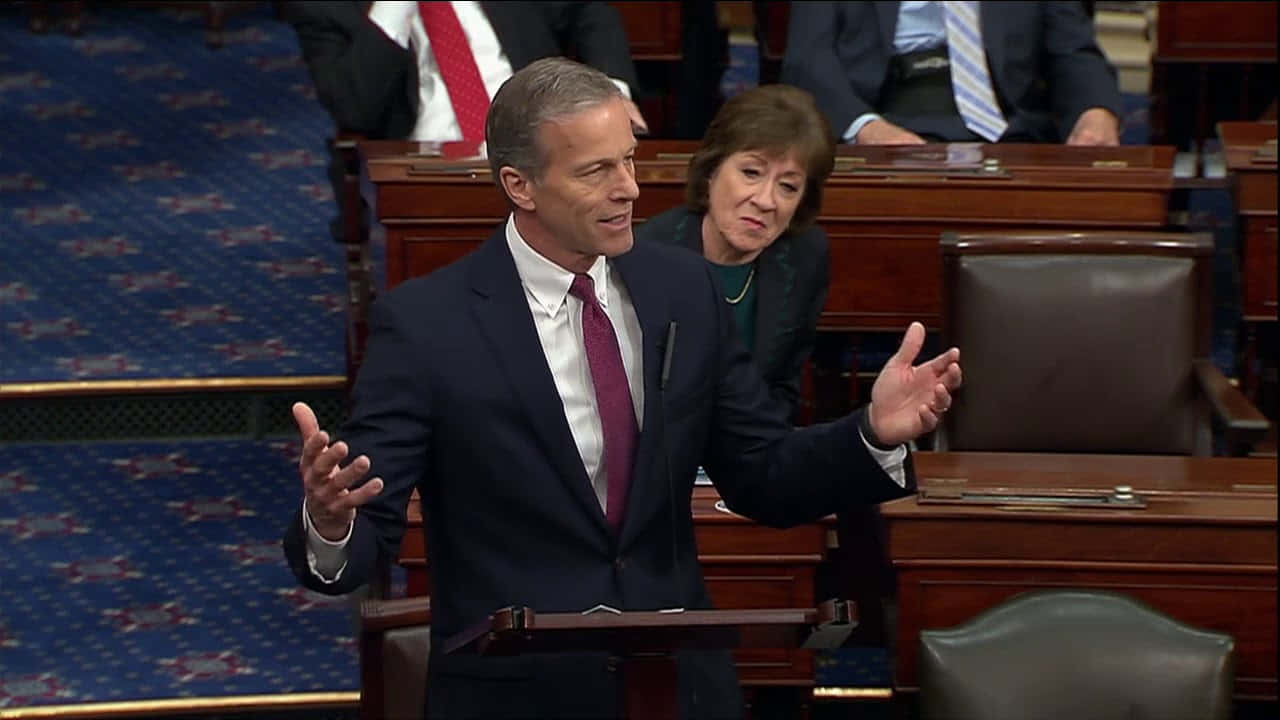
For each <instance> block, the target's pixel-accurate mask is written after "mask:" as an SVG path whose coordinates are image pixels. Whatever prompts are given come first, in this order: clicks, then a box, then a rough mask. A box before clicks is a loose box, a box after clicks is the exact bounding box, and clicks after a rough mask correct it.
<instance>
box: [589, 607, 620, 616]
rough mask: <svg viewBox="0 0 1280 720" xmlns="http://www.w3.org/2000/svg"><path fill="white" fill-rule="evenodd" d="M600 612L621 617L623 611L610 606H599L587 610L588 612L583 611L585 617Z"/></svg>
mask: <svg viewBox="0 0 1280 720" xmlns="http://www.w3.org/2000/svg"><path fill="white" fill-rule="evenodd" d="M598 612H607V613H613V614H614V615H621V614H622V611H621V610H619V609H618V608H616V607H612V606H609V605H597V606H595V607H593V608H588V609H586V610H583V611H582V614H583V615H594V614H596V613H598Z"/></svg>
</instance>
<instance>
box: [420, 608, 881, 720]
mask: <svg viewBox="0 0 1280 720" xmlns="http://www.w3.org/2000/svg"><path fill="white" fill-rule="evenodd" d="M856 624H857V617H856V612H855V610H854V607H853V604H852V603H850V602H847V601H845V602H835V601H828V602H825V603H823V604H822V605H821V606H819V607H818V608H816V609H814V608H788V609H778V610H678V611H649V612H620V611H617V610H613V609H602V610H597V611H595V612H589V613H538V612H535V611H534V610H532V609H530V608H526V607H508V608H504V609H502V610H499V611H497V612H495V613H493V614H492V615H490V616H489V618H488V619H487V620H485V621H482V622H479V623H477V624H476V625H474V626H472V627H471V628H468V629H467V630H463V631H462V632H459V633H457V634H456V635H454V636H453V637H452V638H450V639H449V640H448V641H447V644H446V647H445V652H448V653H459V654H465V653H473V654H480V655H519V654H524V653H531V652H579V651H583V652H607V653H609V654H610V655H611V656H613V657H616V658H617V661H618V664H619V667H620V669H621V672H622V678H623V717H625V718H628V719H630V720H639V719H641V718H645V719H648V718H655V719H656V718H664V719H665V718H670V719H672V720H674V719H675V718H678V717H679V715H680V712H679V695H678V692H677V676H676V658H675V656H674V653H675V652H676V651H679V650H728V649H735V648H798V647H805V648H810V649H814V648H832V647H839V645H840V644H841V643H842V642H844V639H845V638H846V637H848V635H849V632H850V631H852V630H853V627H854V626H855V625H856Z"/></svg>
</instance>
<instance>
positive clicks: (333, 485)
mask: <svg viewBox="0 0 1280 720" xmlns="http://www.w3.org/2000/svg"><path fill="white" fill-rule="evenodd" d="M293 419H294V422H296V423H298V432H300V433H301V434H302V456H301V457H300V458H299V459H298V470H299V472H300V473H301V474H302V490H303V493H304V496H305V498H306V503H305V505H306V511H307V513H308V514H310V516H311V526H312V527H314V528H315V529H316V532H318V533H320V536H321V537H323V538H325V539H326V540H331V541H337V540H341V539H342V538H344V537H346V536H347V532H348V531H349V530H350V528H351V523H353V522H354V521H355V518H356V508H358V507H360V506H361V505H363V504H365V503H367V502H369V500H371V499H373V497H374V496H375V495H377V494H378V493H380V492H382V478H376V477H375V478H373V479H372V480H370V481H369V482H367V483H365V484H364V485H361V486H360V487H358V488H356V489H355V490H352V489H351V486H352V485H353V484H355V483H356V482H357V481H358V480H360V478H362V477H364V476H365V475H366V474H368V472H369V466H370V462H369V458H368V457H366V456H364V455H361V456H360V457H358V458H356V459H355V460H352V461H351V462H350V463H347V466H346V467H343V468H339V467H338V463H340V462H342V460H343V459H344V458H346V456H347V451H348V448H347V444H346V443H344V442H336V443H334V444H332V445H330V444H329V433H327V432H324V431H323V430H321V429H320V424H319V423H318V422H317V421H316V414H315V413H314V412H313V411H312V410H311V408H310V407H309V406H307V404H306V403H301V402H299V403H294V404H293Z"/></svg>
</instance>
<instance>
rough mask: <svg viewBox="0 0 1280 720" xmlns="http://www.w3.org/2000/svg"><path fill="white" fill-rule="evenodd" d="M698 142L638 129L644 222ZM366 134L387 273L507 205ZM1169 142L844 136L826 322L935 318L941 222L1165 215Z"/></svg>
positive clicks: (428, 265) (981, 224)
mask: <svg viewBox="0 0 1280 720" xmlns="http://www.w3.org/2000/svg"><path fill="white" fill-rule="evenodd" d="M695 148H696V143H691V142H682V141H642V142H641V145H640V149H639V150H638V152H637V164H636V175H637V181H638V182H639V184H640V187H641V192H640V198H639V200H638V201H637V202H636V206H635V217H636V220H637V221H641V220H643V219H645V218H647V217H651V216H652V215H654V214H657V213H659V212H662V211H664V210H667V209H669V208H671V207H675V206H676V205H679V204H681V203H682V201H683V193H684V179H685V171H686V166H687V162H688V153H690V152H692V150H694V149H695ZM419 149H420V146H419V145H418V144H417V143H404V142H379V141H373V142H363V143H361V144H360V151H361V154H362V157H363V160H362V172H363V173H364V183H363V184H364V192H365V194H366V198H367V199H368V201H369V203H370V206H371V207H373V208H374V214H375V217H376V219H377V221H378V222H380V223H381V224H382V226H383V228H384V229H385V231H386V237H387V256H388V260H387V285H388V287H394V286H395V285H396V284H398V283H400V282H403V281H404V280H406V279H408V278H410V277H414V276H416V275H420V274H424V273H426V272H430V271H431V270H433V269H435V268H437V267H440V266H441V265H443V264H446V263H448V262H450V261H452V260H454V259H456V258H458V257H460V256H461V255H462V254H465V252H466V251H467V250H468V249H469V248H470V247H474V246H475V245H476V244H478V243H479V242H480V241H482V240H483V239H484V238H485V237H487V236H488V234H489V232H490V231H492V229H493V228H494V227H495V226H496V225H497V223H499V222H500V221H501V220H502V218H504V217H505V216H506V213H507V206H506V203H505V201H504V200H503V198H502V197H501V195H500V194H499V191H498V190H497V188H495V187H494V186H493V184H492V182H491V181H490V180H489V172H488V170H487V167H486V166H485V164H484V162H483V161H482V160H477V159H465V158H461V159H455V160H444V159H441V158H429V157H423V156H421V155H417V156H415V155H413V153H414V152H415V151H417V150H419ZM1172 167H1173V148H1167V147H1119V148H1070V147H1065V146H1060V145H980V146H961V145H955V146H947V145H927V146H922V147H917V148H906V147H896V148H895V147H865V148H863V147H857V146H842V147H841V149H840V156H839V158H838V160H837V171H836V172H835V173H834V174H833V175H832V177H831V180H830V181H829V182H828V183H827V186H826V189H825V192H824V196H823V211H822V213H821V215H820V218H819V224H820V225H821V226H822V227H823V228H824V229H825V230H826V231H827V233H828V235H829V236H830V238H831V241H832V267H831V290H830V293H829V295H828V299H827V305H826V308H825V309H824V312H823V316H822V320H821V325H822V327H823V328H824V329H886V330H895V331H897V330H901V329H902V327H903V326H904V325H905V324H907V323H908V322H909V321H911V320H920V321H922V322H924V323H925V324H926V325H927V326H930V327H934V328H936V327H938V324H939V322H940V319H941V254H940V251H939V249H938V238H939V237H940V235H941V233H942V232H943V231H944V230H958V231H982V230H992V229H1001V228H1004V229H1008V228H1061V229H1068V228H1081V229H1103V228H1113V229H1130V230H1135V229H1148V230H1149V229H1156V228H1159V227H1162V226H1164V224H1165V223H1166V220H1167V212H1168V198H1169V194H1170V192H1171V191H1172V187H1173V170H1172Z"/></svg>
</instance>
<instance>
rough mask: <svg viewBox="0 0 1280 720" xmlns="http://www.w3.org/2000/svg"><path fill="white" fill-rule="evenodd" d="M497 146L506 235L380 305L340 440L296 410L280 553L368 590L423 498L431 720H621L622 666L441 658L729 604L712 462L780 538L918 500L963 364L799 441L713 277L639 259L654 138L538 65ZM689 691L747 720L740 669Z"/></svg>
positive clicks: (702, 658)
mask: <svg viewBox="0 0 1280 720" xmlns="http://www.w3.org/2000/svg"><path fill="white" fill-rule="evenodd" d="M486 142H487V145H488V151H489V166H490V168H491V170H492V172H493V177H494V179H495V181H496V182H497V184H498V185H499V187H500V188H501V190H502V192H503V193H504V195H505V197H506V199H507V201H508V203H509V205H510V207H511V208H512V212H511V216H510V217H509V218H508V219H507V221H506V222H504V223H503V224H502V225H501V226H499V227H498V228H496V229H495V230H494V232H493V234H492V235H491V236H490V238H489V239H488V240H487V241H486V242H485V243H484V244H482V245H481V246H480V247H479V248H477V249H476V250H475V251H474V252H472V253H470V254H469V255H467V256H465V257H464V258H462V259H461V260H459V261H458V262H455V263H453V264H451V265H449V266H447V267H444V268H442V269H440V270H437V271H436V272H434V273H432V274H431V275H429V276H427V277H422V278H415V279H413V280H410V281H408V282H406V283H404V284H402V285H400V286H398V287H397V288H395V289H394V290H392V291H391V292H389V293H387V294H385V295H384V296H383V297H382V298H380V299H379V301H378V303H377V304H376V305H375V306H374V308H373V315H372V319H371V322H370V328H371V330H370V335H369V345H368V353H367V355H366V359H365V362H364V364H363V366H362V367H361V369H360V376H359V378H358V380H357V381H356V384H355V387H354V390H353V393H352V396H353V404H352V409H351V416H350V419H349V420H348V421H347V423H346V424H345V425H344V427H343V429H342V433H341V440H336V439H334V440H332V441H331V438H330V436H329V435H328V433H326V432H324V431H322V430H320V428H319V427H318V426H317V423H316V418H315V415H314V414H313V413H312V412H311V410H310V409H309V408H308V407H307V406H306V405H303V404H301V403H299V404H297V405H295V406H294V417H295V419H296V421H297V423H298V427H299V429H300V431H301V434H302V438H303V448H302V454H301V458H300V460H299V469H300V473H301V475H302V484H303V501H302V502H301V503H299V507H298V509H297V511H296V513H295V514H294V517H293V521H292V522H291V524H290V526H289V528H288V530H287V531H286V536H285V539H284V546H285V554H286V557H287V558H288V561H289V565H290V567H291V568H292V569H293V572H294V574H295V575H296V576H297V578H298V580H299V581H300V582H301V583H303V584H304V585H305V586H307V587H309V588H312V589H313V590H316V591H319V592H324V593H329V594H338V593H346V592H350V591H352V590H354V589H356V588H358V587H360V586H361V585H363V584H364V583H366V582H368V581H369V580H370V579H371V578H372V577H373V576H374V574H375V571H376V568H377V567H378V565H379V560H380V559H381V560H382V561H384V562H392V561H394V559H395V558H396V556H397V554H398V552H399V546H400V541H401V538H402V536H403V534H404V531H405V524H406V519H405V512H406V506H407V504H408V501H409V497H410V494H411V492H412V491H413V489H414V488H415V487H416V488H417V490H418V493H419V495H420V496H421V498H422V509H423V513H424V525H425V527H426V530H427V546H428V547H430V548H431V574H432V578H431V581H432V598H431V601H432V625H431V632H432V635H433V641H432V643H431V647H432V653H433V654H432V657H431V660H430V662H429V664H428V667H429V668H430V670H429V678H428V703H427V705H428V710H429V712H430V713H431V714H432V717H437V716H438V717H447V718H461V717H465V718H567V717H578V718H608V717H617V716H618V714H619V710H620V708H619V690H620V679H619V677H618V673H616V672H611V668H610V664H609V659H608V657H607V655H605V654H600V653H545V654H538V655H530V656H524V657H475V656H471V657H461V656H454V655H446V654H444V653H443V652H442V651H441V648H443V647H444V645H445V643H444V639H446V638H448V637H450V636H452V635H453V634H455V633H457V632H459V631H460V630H462V629H464V628H467V627H470V626H472V625H473V624H474V623H475V622H477V621H482V620H483V619H484V618H485V617H486V616H487V615H488V614H489V613H491V612H493V611H495V610H497V609H500V608H502V607H505V606H510V605H523V606H528V607H531V608H533V609H534V610H535V611H538V612H580V611H583V610H586V609H588V608H592V607H595V606H596V605H598V604H603V605H608V606H610V607H614V608H618V609H620V610H658V609H663V608H673V607H680V608H690V609H694V608H708V607H710V604H711V601H710V598H709V596H708V592H707V587H706V584H705V582H704V581H703V576H702V571H701V568H700V566H699V564H698V555H697V547H696V543H695V541H694V527H693V517H692V513H691V510H690V497H691V494H692V491H693V483H694V476H695V473H696V470H697V468H698V466H699V465H702V466H703V467H705V468H706V470H707V472H708V474H709V475H710V477H711V479H712V481H713V482H715V483H716V486H717V488H718V489H719V491H720V494H721V495H722V496H723V498H724V500H725V502H726V503H727V505H728V507H729V508H731V509H732V510H733V511H734V512H737V513H741V514H743V515H745V516H747V517H751V518H753V519H755V520H758V521H760V522H764V523H768V524H771V525H776V526H786V525H793V524H796V523H802V522H810V521H815V520H817V519H819V518H821V517H823V516H825V515H827V514H830V513H833V512H836V511H837V510H840V509H842V508H845V507H851V506H860V505H865V504H868V503H877V502H882V501H885V500H888V499H891V498H894V497H899V496H901V495H903V494H904V493H906V492H910V491H911V490H912V489H913V479H912V471H911V458H910V455H909V453H908V450H907V448H906V446H905V443H907V442H909V441H910V440H912V439H914V438H916V437H918V436H919V435H921V434H922V433H925V432H928V431H930V430H932V429H933V428H934V427H935V426H936V425H937V422H938V419H939V417H940V416H941V415H942V413H944V412H946V411H947V409H948V408H949V407H950V405H951V398H952V396H951V393H952V392H953V391H954V390H955V389H956V388H957V387H959V385H960V381H961V373H960V366H959V355H960V353H959V350H957V349H955V348H952V349H950V350H948V351H947V352H945V353H943V354H941V355H939V356H937V357H935V358H934V359H932V360H930V361H928V362H925V363H923V364H921V365H913V362H914V360H915V356H916V355H917V353H919V351H920V348H921V346H922V344H923V342H924V327H923V326H922V325H920V324H919V323H912V325H911V326H910V328H909V329H908V330H907V333H906V336H905V338H904V339H903V343H902V346H901V348H900V349H899V351H898V353H897V354H896V355H895V356H894V357H893V358H892V359H891V360H890V361H889V362H888V363H887V364H886V366H885V369H884V370H883V371H882V372H881V374H880V376H879V377H878V378H877V380H876V382H875V384H874V386H873V388H872V390H871V403H870V404H869V405H868V406H867V407H866V408H865V409H862V410H859V411H857V412H856V413H853V414H851V415H849V416H847V417H844V418H842V419H840V420H837V421H835V422H831V423H827V424H823V425H814V426H810V427H807V428H804V429H801V430H793V429H792V427H791V424H790V423H789V422H788V420H787V418H786V417H785V415H784V414H783V413H782V412H780V411H778V409H777V406H776V404H775V403H773V402H771V400H770V398H769V390H768V387H767V386H766V385H765V383H764V380H763V379H762V378H761V376H760V373H759V371H758V370H757V369H756V367H755V365H754V364H753V363H752V361H751V357H750V355H748V353H747V352H746V349H745V348H744V346H743V345H742V342H741V341H740V340H739V339H738V337H737V336H736V331H735V329H734V323H733V319H732V314H731V310H730V308H729V306H728V304H727V303H725V301H724V296H723V291H722V288H721V287H720V285H719V283H718V282H717V280H716V279H715V271H714V270H713V269H711V268H710V267H708V266H707V263H706V262H705V261H704V260H703V259H702V258H701V257H699V256H698V255H696V254H694V253H691V252H688V251H686V250H684V249H682V248H678V247H672V246H669V245H665V244H662V243H643V244H637V243H634V242H633V237H632V230H631V221H632V207H633V204H634V202H635V200H636V198H637V197H638V195H639V188H638V186H637V184H636V180H635V165H634V155H635V148H636V140H635V137H634V135H633V134H632V129H631V124H630V122H629V120H628V117H627V110H626V107H625V103H624V99H623V97H622V95H621V93H620V92H619V90H618V88H617V87H616V86H614V85H613V84H612V83H611V82H610V81H609V79H608V78H607V77H606V76H605V75H603V74H602V73H600V72H599V71H596V70H593V69H591V68H588V67H585V66H583V65H580V64H578V63H574V62H571V61H568V60H564V59H562V58H547V59H543V60H538V61H536V62H534V63H531V64H530V65H529V66H527V67H525V68H524V69H522V70H520V71H518V72H517V73H515V75H513V76H512V77H511V79H510V80H508V81H507V83H506V84H504V85H503V86H502V89H501V90H500V91H499V92H498V93H497V94H496V95H495V96H494V99H493V104H492V106H491V107H490V109H489V116H488V120H487V125H486ZM344 463H345V465H344ZM371 473H376V476H374V475H373V474H371ZM679 675H680V699H681V704H682V708H683V711H684V713H685V716H686V717H697V718H730V717H739V716H741V714H742V711H743V707H742V696H741V692H740V690H739V687H738V684H737V681H736V676H735V673H734V671H733V666H732V663H731V660H730V658H729V656H728V654H727V653H710V654H708V653H696V654H691V655H688V656H682V657H681V662H680V668H679Z"/></svg>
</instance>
